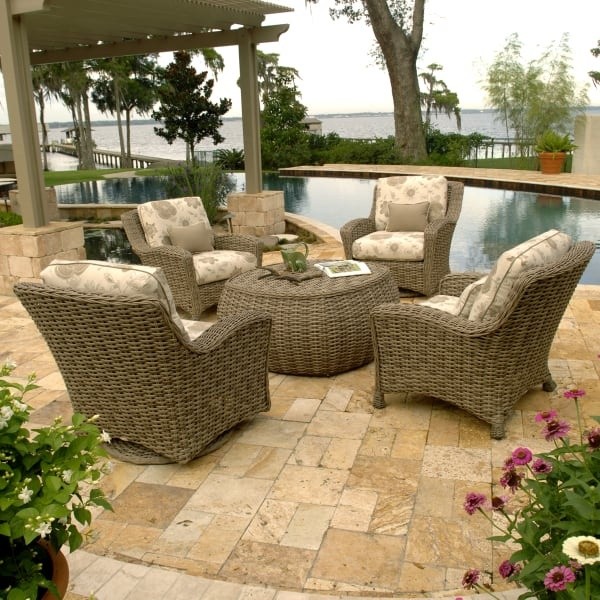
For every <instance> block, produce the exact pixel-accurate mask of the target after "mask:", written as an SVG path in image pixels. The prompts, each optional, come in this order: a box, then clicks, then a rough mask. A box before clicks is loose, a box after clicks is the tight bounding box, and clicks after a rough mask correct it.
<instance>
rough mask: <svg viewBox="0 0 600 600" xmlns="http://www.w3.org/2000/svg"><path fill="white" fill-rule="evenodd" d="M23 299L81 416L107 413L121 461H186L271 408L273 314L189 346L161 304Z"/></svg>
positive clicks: (241, 317) (67, 294) (241, 320)
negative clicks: (241, 424)
mask: <svg viewBox="0 0 600 600" xmlns="http://www.w3.org/2000/svg"><path fill="white" fill-rule="evenodd" d="M14 291H15V293H16V295H17V296H18V298H19V299H20V300H21V302H22V303H23V305H24V306H25V308H26V309H27V311H28V312H29V314H30V315H31V317H32V318H33V320H34V322H35V324H36V325H37V327H38V329H39V330H40V332H41V333H42V335H43V336H44V339H45V340H46V342H47V344H48V346H49V347H50V350H51V352H52V354H53V356H54V358H55V360H56V362H57V364H58V367H59V369H60V372H61V374H62V376H63V378H64V381H65V384H66V386H67V390H68V392H69V396H70V399H71V403H72V405H73V408H74V410H75V411H76V412H81V413H84V414H86V415H88V416H91V415H95V414H98V415H99V420H98V422H99V424H100V426H101V427H103V428H104V429H105V430H106V431H107V432H108V433H109V434H110V435H111V438H112V441H111V443H110V444H109V445H108V446H107V449H108V450H109V452H111V453H112V454H114V455H115V456H117V457H118V458H121V459H123V460H127V461H131V462H135V463H150V464H152V463H162V462H187V461H189V460H191V459H193V458H194V457H197V456H199V455H200V454H202V453H205V452H206V451H207V449H210V448H211V447H214V444H215V441H218V439H219V437H220V436H222V434H225V432H228V431H229V430H230V429H231V428H232V427H234V426H235V425H237V424H239V423H241V422H242V421H244V420H246V419H249V418H252V417H254V416H255V415H257V414H258V413H259V412H261V411H267V410H269V408H270V397H269V386H268V373H267V357H268V350H269V339H270V332H271V317H270V316H269V315H267V314H266V313H261V312H245V313H239V314H236V315H234V316H230V317H225V318H223V319H221V320H219V321H217V322H216V323H215V324H214V325H213V326H212V327H210V328H209V329H208V330H207V331H206V332H205V333H203V334H202V335H201V336H200V337H199V338H198V339H196V340H195V341H194V342H187V341H185V340H184V339H183V337H182V335H181V330H180V329H179V328H178V327H177V326H175V325H174V323H173V320H172V319H171V317H170V316H169V314H168V313H167V311H166V310H165V308H164V307H163V305H162V304H161V303H160V301H158V300H153V299H148V298H142V297H138V296H134V297H122V296H121V297H115V296H104V295H99V294H88V293H81V292H76V291H72V290H64V289H58V288H55V287H51V286H47V285H40V284H34V283H18V284H17V285H16V286H15V288H14Z"/></svg>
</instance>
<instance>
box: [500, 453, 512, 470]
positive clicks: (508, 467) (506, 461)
mask: <svg viewBox="0 0 600 600" xmlns="http://www.w3.org/2000/svg"><path fill="white" fill-rule="evenodd" d="M502 468H503V469H504V470H505V471H511V470H512V469H514V468H515V461H514V460H513V457H512V456H507V457H506V458H505V459H504V466H503V467H502Z"/></svg>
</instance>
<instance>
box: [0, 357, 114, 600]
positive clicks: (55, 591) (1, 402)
mask: <svg viewBox="0 0 600 600" xmlns="http://www.w3.org/2000/svg"><path fill="white" fill-rule="evenodd" d="M13 369H14V365H10V364H5V365H3V366H0V597H1V598H5V599H6V600H25V599H26V598H29V599H31V600H35V599H36V598H43V599H44V600H45V599H46V598H48V599H55V598H62V595H63V594H64V593H65V591H66V586H67V583H68V565H67V563H66V560H65V559H64V555H62V553H61V552H60V548H61V546H62V545H63V544H68V546H69V549H70V551H73V550H75V549H77V548H79V546H81V544H82V542H83V536H82V534H81V532H80V531H79V529H78V525H77V524H78V523H79V524H80V525H89V524H90V522H91V520H92V513H91V512H90V507H92V506H98V507H102V508H105V509H108V510H111V505H110V503H109V502H108V500H107V499H106V498H105V496H104V493H103V492H102V491H101V490H100V489H99V488H98V487H95V484H96V483H97V482H98V480H99V479H100V477H101V476H102V474H103V472H105V470H106V466H107V462H106V461H105V460H102V457H105V456H106V453H105V451H104V449H103V447H102V444H103V443H104V442H108V441H110V440H109V437H108V435H107V434H106V433H104V432H102V431H101V430H100V429H99V428H98V426H97V425H95V424H94V420H95V419H94V418H91V419H87V418H86V417H84V416H83V415H80V414H75V415H73V418H72V423H71V425H65V424H63V423H62V422H61V420H60V419H56V420H55V422H54V423H53V424H52V425H50V426H49V427H43V428H40V429H36V430H34V431H33V432H30V431H29V430H28V429H27V428H26V427H25V426H26V424H27V422H28V420H29V417H30V411H31V408H30V407H29V406H28V405H27V404H25V403H24V402H23V396H24V395H25V394H26V393H27V392H29V391H30V390H32V389H34V388H36V387H37V386H36V385H35V384H34V379H35V376H34V375H31V376H30V377H29V378H28V380H27V383H26V384H25V385H22V384H20V383H18V382H16V381H14V379H11V378H10V377H9V376H10V373H11V372H12V370H13ZM57 557H58V558H57ZM56 560H58V563H57V562H56ZM61 567H62V568H63V569H66V574H65V573H64V572H62V573H61V570H60V569H61ZM57 571H58V573H57Z"/></svg>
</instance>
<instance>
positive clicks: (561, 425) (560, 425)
mask: <svg viewBox="0 0 600 600" xmlns="http://www.w3.org/2000/svg"><path fill="white" fill-rule="evenodd" d="M570 430H571V426H570V425H569V424H568V423H567V422H566V421H557V420H556V419H554V420H553V421H547V422H546V426H545V427H544V428H543V429H542V435H543V436H544V438H545V439H546V441H548V442H549V441H550V440H556V439H559V438H563V437H565V436H566V435H567V433H569V431H570Z"/></svg>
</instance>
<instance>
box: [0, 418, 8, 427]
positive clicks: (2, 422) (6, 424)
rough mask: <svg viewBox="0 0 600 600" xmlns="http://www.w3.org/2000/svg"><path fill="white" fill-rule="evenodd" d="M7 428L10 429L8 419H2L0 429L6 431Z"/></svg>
mask: <svg viewBox="0 0 600 600" xmlns="http://www.w3.org/2000/svg"><path fill="white" fill-rule="evenodd" d="M5 427H8V419H5V418H3V417H0V429H4V428H5Z"/></svg>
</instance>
